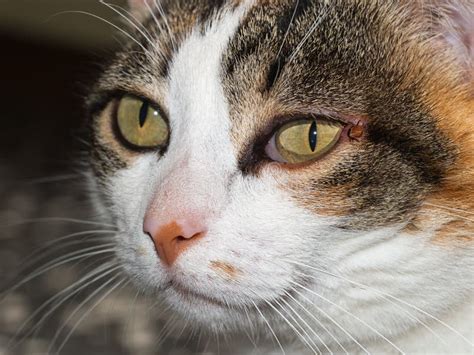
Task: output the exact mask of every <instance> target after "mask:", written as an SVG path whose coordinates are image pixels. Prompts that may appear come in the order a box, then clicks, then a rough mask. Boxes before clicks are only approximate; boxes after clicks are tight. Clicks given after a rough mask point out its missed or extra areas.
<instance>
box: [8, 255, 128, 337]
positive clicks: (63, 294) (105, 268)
mask: <svg viewBox="0 0 474 355" xmlns="http://www.w3.org/2000/svg"><path fill="white" fill-rule="evenodd" d="M114 266H115V267H114ZM119 268H120V266H116V263H113V262H109V263H108V264H104V265H103V266H102V267H98V268H96V269H95V270H93V271H91V272H89V273H88V274H87V275H86V276H84V277H82V278H81V279H80V280H79V281H77V282H75V283H73V284H72V285H70V286H68V287H67V288H65V289H64V290H62V291H60V292H59V293H57V294H56V295H54V296H53V297H51V298H50V299H49V300H47V301H46V302H44V303H43V304H42V305H41V306H40V307H39V308H38V309H37V310H36V311H35V312H34V313H33V314H32V315H30V316H29V317H28V318H27V319H26V320H25V321H24V322H23V323H22V324H21V325H20V327H19V329H18V330H17V332H16V335H15V336H14V337H13V339H15V338H17V337H18V335H19V334H20V333H21V332H22V331H23V330H24V329H25V327H26V326H27V325H28V324H29V323H31V321H33V319H35V318H36V317H37V316H38V315H39V314H40V313H41V312H43V310H44V309H46V307H48V306H49V305H51V304H53V303H55V302H56V301H57V300H60V301H59V302H57V303H56V304H54V306H53V307H52V308H51V309H50V310H49V311H48V312H46V313H45V314H44V315H43V316H42V317H41V318H40V319H39V320H38V321H37V322H36V324H35V326H34V327H33V328H32V329H31V330H30V331H29V332H28V333H26V334H25V335H24V336H23V337H22V338H21V339H20V340H19V342H18V344H19V343H21V342H22V341H23V340H24V339H25V338H27V337H28V336H30V335H31V333H36V332H37V331H38V330H39V328H40V327H41V325H42V324H43V323H44V322H45V321H46V320H47V319H48V318H49V316H50V315H51V314H52V313H54V312H55V311H56V310H57V309H58V308H59V307H60V306H61V305H62V304H64V302H66V301H67V300H68V299H70V298H71V297H73V296H74V295H76V294H77V293H79V292H80V291H82V290H83V289H85V288H87V287H88V286H90V285H92V284H94V283H95V282H97V281H99V280H101V279H103V278H104V277H105V276H107V275H109V274H111V273H112V272H114V271H116V270H118V269H119ZM108 269H110V270H108ZM102 272H104V273H103V274H101V273H102ZM98 274H101V275H100V276H97V277H95V276H96V275H98ZM94 277H95V278H94ZM91 278H93V279H92V280H90V279H91ZM89 280H90V281H89ZM86 281H87V282H86ZM76 288H77V289H76ZM70 291H73V292H70ZM69 292H70V293H69ZM62 297H63V298H62ZM61 298H62V299H61Z"/></svg>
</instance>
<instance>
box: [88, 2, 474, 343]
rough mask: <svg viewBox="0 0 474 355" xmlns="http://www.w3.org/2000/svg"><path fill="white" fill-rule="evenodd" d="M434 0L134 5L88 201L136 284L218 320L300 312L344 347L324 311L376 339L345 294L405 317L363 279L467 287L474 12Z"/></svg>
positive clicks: (101, 89)
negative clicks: (112, 231)
mask: <svg viewBox="0 0 474 355" xmlns="http://www.w3.org/2000/svg"><path fill="white" fill-rule="evenodd" d="M444 3H445V5H446V6H437V4H435V2H432V3H429V4H428V2H425V4H424V5H425V6H421V4H420V6H418V5H417V4H413V3H412V2H410V3H405V2H403V1H400V2H384V1H369V0H365V1H355V0H354V1H352V0H351V1H330V2H328V1H322V0H321V1H318V0H314V1H298V2H294V1H263V0H261V1H237V0H236V1H230V0H229V1H211V2H210V1H204V0H203V1H201V0H186V1H185V0H176V1H160V2H155V1H148V2H147V1H146V0H131V1H130V5H131V8H132V10H133V13H134V14H135V15H136V16H137V18H138V17H139V18H140V21H141V22H140V23H137V27H136V31H135V32H133V33H132V34H130V41H129V44H128V45H127V47H126V48H124V49H123V50H121V51H120V52H119V53H118V54H117V56H116V59H115V60H114V62H113V63H112V64H111V65H110V66H109V67H108V68H107V70H105V72H104V73H103V75H102V76H101V78H100V79H99V80H98V84H97V86H96V88H95V89H94V91H93V92H92V93H91V96H90V99H89V108H90V113H91V114H90V116H91V121H92V122H91V123H92V132H93V133H92V141H93V145H92V146H93V149H92V150H91V166H92V170H93V173H94V176H95V178H94V184H95V190H96V192H95V194H94V197H95V201H96V202H97V205H98V206H99V209H100V211H101V212H102V213H104V214H105V215H106V216H107V217H108V218H109V219H110V221H111V222H113V223H114V224H116V225H117V227H118V229H119V230H120V232H119V233H118V235H117V236H116V237H115V241H116V249H117V254H118V257H119V259H120V260H121V262H122V265H123V267H124V269H125V270H126V271H127V272H128V273H129V275H130V276H131V278H132V279H133V280H135V281H136V283H137V285H138V286H139V287H140V288H142V289H146V290H148V291H150V293H151V294H154V295H157V297H161V298H163V299H164V300H165V302H166V303H167V304H168V305H169V306H170V308H171V310H172V312H175V313H177V314H180V315H181V316H182V318H184V319H188V320H192V321H193V322H192V323H193V324H196V322H197V323H198V324H204V325H206V326H209V327H211V328H214V329H217V330H223V329H233V328H243V327H250V326H252V325H253V324H254V323H255V324H260V325H262V327H265V326H266V325H268V323H270V324H272V327H274V328H275V331H279V330H282V331H283V330H286V329H287V328H288V324H284V322H282V321H281V320H278V318H280V316H281V313H282V312H283V310H282V307H283V306H286V305H289V306H290V307H294V308H300V307H303V306H305V308H307V309H309V310H310V311H311V313H314V314H318V317H319V316H321V319H320V320H319V322H320V324H315V325H314V327H315V329H320V332H319V333H320V334H321V337H323V339H326V341H330V339H331V337H330V334H335V335H337V336H339V337H340V338H341V339H347V334H345V333H344V332H342V330H341V329H339V328H338V327H337V326H336V325H335V324H334V322H332V321H331V320H330V319H331V318H336V319H338V321H339V322H342V323H343V324H345V326H346V328H347V329H349V330H350V332H351V334H352V336H354V337H357V338H358V339H365V338H367V337H373V336H374V332H373V331H371V330H369V331H368V329H367V328H366V327H364V326H361V323H359V322H358V321H355V320H354V319H353V318H351V316H350V315H348V314H346V313H344V312H342V311H341V309H340V308H338V307H337V305H340V304H345V305H346V306H347V308H348V309H349V310H350V312H352V314H353V315H355V316H356V317H358V318H360V319H362V320H363V321H364V322H368V323H369V324H373V323H374V319H376V320H377V321H378V322H379V328H378V329H379V330H378V331H379V332H380V333H382V334H396V333H397V332H401V331H403V330H405V329H407V328H409V327H410V326H411V325H413V324H414V321H413V319H410V318H409V317H404V316H402V315H400V311H399V309H397V308H396V307H394V306H393V305H392V304H391V303H389V302H387V301H386V300H383V299H381V298H379V297H377V293H376V292H375V291H374V289H377V290H378V291H379V292H385V293H389V294H392V293H394V294H396V295H397V296H398V297H400V299H402V300H406V301H408V299H409V300H410V303H412V304H414V305H416V306H421V305H423V306H425V308H426V310H427V311H428V312H438V310H441V309H445V308H447V307H450V306H451V304H454V303H456V302H457V300H459V299H461V298H462V297H464V295H465V294H466V292H468V290H469V289H470V287H472V285H471V284H470V282H466V280H469V279H470V277H469V275H468V274H469V267H466V268H463V267H460V266H459V265H460V260H462V262H463V263H466V264H465V265H466V266H467V265H469V264H468V263H471V264H470V265H471V266H472V259H471V258H469V254H470V253H469V252H468V250H469V248H470V247H471V244H472V240H471V238H472V230H473V224H472V217H471V218H470V217H469V215H470V214H471V213H472V211H473V207H474V204H473V201H472V198H471V196H472V192H473V191H474V179H473V177H474V171H473V166H474V164H473V161H474V157H473V153H472V148H473V147H474V138H473V130H472V124H473V123H474V101H473V96H474V95H473V92H472V65H473V56H472V53H473V48H472V33H473V32H469V31H470V29H471V27H472V22H469V21H465V19H466V16H467V19H468V20H469V16H471V15H472V6H471V3H467V2H466V3H465V4H464V3H463V4H461V5H462V6H461V5H460V6H457V4H458V3H460V2H454V1H453V2H449V6H448V4H447V3H446V2H444ZM430 4H431V6H429V5H430ZM471 18H472V17H471ZM470 26H471V27H470ZM453 274H455V275H456V277H446V275H453ZM361 284H364V285H368V286H369V288H367V287H365V288H364V287H362V288H361V287H360V285H361ZM356 285H359V286H356ZM368 300H370V302H371V303H370V306H367V304H366V303H364V302H367V301H368ZM318 312H319V313H318ZM321 312H324V313H325V314H327V317H324V316H323V315H322V314H321ZM324 313H323V314H324ZM267 322H268V323H267ZM311 322H312V323H314V321H311ZM274 323H275V324H274ZM321 324H322V328H321ZM324 329H328V331H325V330H324ZM287 333H288V332H287Z"/></svg>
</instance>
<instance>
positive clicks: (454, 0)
mask: <svg viewBox="0 0 474 355" xmlns="http://www.w3.org/2000/svg"><path fill="white" fill-rule="evenodd" d="M430 10H431V14H430V15H431V21H432V22H433V23H432V25H433V31H434V34H435V36H438V35H440V36H439V39H438V40H441V42H442V46H444V47H445V48H447V50H449V51H450V52H451V53H452V55H453V56H454V57H455V59H456V61H457V62H458V63H459V64H460V68H461V69H462V71H463V74H464V75H463V77H466V78H467V80H468V81H469V82H473V83H474V0H435V1H432V6H430Z"/></svg>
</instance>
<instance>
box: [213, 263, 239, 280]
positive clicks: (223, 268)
mask: <svg viewBox="0 0 474 355" xmlns="http://www.w3.org/2000/svg"><path fill="white" fill-rule="evenodd" d="M210 264H211V268H212V269H214V270H216V271H217V272H219V273H220V274H223V275H224V276H225V277H226V278H228V279H231V280H235V279H236V278H237V276H239V274H241V273H242V272H241V271H240V270H239V269H238V268H236V267H235V266H233V265H231V264H229V263H226V262H224V261H211V263H210Z"/></svg>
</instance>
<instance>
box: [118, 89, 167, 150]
mask: <svg viewBox="0 0 474 355" xmlns="http://www.w3.org/2000/svg"><path fill="white" fill-rule="evenodd" d="M117 125H118V128H119V130H120V133H121V135H122V136H123V138H124V139H125V140H126V141H127V142H128V143H130V144H131V145H133V146H136V147H139V148H155V147H159V146H163V145H165V144H166V143H167V142H168V139H169V134H170V132H169V127H168V123H167V122H166V120H165V119H164V117H163V115H162V114H161V112H160V110H159V109H158V108H157V107H155V106H154V105H153V104H151V103H150V102H149V101H147V100H143V99H140V98H138V97H134V96H131V95H127V96H124V97H123V98H122V99H121V100H120V103H119V106H118V111H117Z"/></svg>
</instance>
